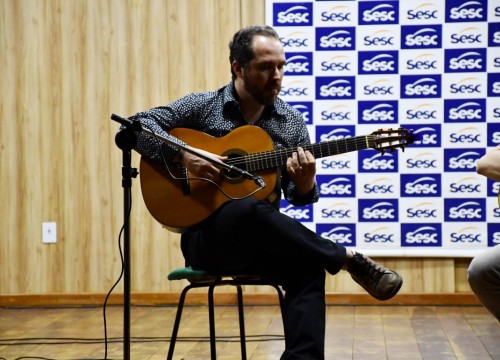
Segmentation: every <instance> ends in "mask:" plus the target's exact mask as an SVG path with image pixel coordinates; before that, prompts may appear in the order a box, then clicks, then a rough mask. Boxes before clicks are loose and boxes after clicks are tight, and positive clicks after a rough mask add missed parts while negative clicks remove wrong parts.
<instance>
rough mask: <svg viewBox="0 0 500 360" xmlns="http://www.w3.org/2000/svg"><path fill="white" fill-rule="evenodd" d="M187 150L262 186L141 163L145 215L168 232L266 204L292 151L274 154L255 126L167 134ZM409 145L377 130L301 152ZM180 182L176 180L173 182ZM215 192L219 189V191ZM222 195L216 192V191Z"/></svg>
mask: <svg viewBox="0 0 500 360" xmlns="http://www.w3.org/2000/svg"><path fill="white" fill-rule="evenodd" d="M170 135H172V136H175V137H177V138H179V139H181V140H182V141H184V142H185V143H186V144H189V146H191V147H194V148H199V149H203V150H206V151H208V152H210V153H212V154H219V155H222V156H227V157H228V159H227V160H226V161H225V162H226V163H227V164H229V165H232V166H234V167H237V168H240V169H243V170H245V171H247V172H249V173H251V174H258V175H259V176H260V177H261V178H262V179H263V180H264V182H265V184H266V186H265V187H264V188H263V189H260V190H259V185H258V184H257V183H256V182H255V181H253V180H251V179H247V178H245V177H243V176H241V175H238V174H237V173H235V172H234V171H228V170H222V171H221V173H220V176H219V178H218V179H215V180H214V182H215V184H216V185H215V184H214V183H211V182H209V181H203V180H201V179H195V178H192V177H191V176H190V174H189V172H188V171H187V170H186V169H185V168H184V167H183V166H181V165H180V164H179V163H177V164H172V166H171V167H170V172H171V173H172V174H173V175H174V176H175V178H174V177H173V176H172V175H171V174H170V173H169V171H167V169H166V168H165V165H164V164H162V163H159V162H157V161H154V160H151V159H148V158H147V157H145V156H142V157H141V161H140V183H141V189H142V195H143V198H144V202H145V204H146V207H147V208H148V211H149V212H150V213H151V215H152V216H153V217H154V218H155V219H156V220H157V221H158V222H160V223H161V224H163V225H164V226H165V227H167V228H169V229H170V230H173V231H179V230H181V229H182V228H187V227H190V226H193V225H195V224H197V223H199V222H200V221H202V220H204V219H206V218H207V217H208V216H209V215H210V214H212V213H213V212H214V211H215V210H217V209H218V208H219V207H220V206H221V205H223V204H224V203H226V202H227V201H230V200H231V198H230V197H232V198H243V197H246V196H248V194H251V193H252V192H255V193H254V194H253V195H252V197H253V198H256V199H259V200H264V199H270V200H272V196H273V190H274V187H275V184H276V181H277V176H278V169H279V168H282V167H283V166H284V165H285V164H286V161H287V158H288V157H290V156H291V155H292V153H293V152H294V151H296V149H285V150H275V149H274V146H273V142H272V140H271V138H270V137H269V135H268V134H267V133H266V132H265V131H264V130H262V129H261V128H260V127H257V126H250V125H247V126H242V127H239V128H237V129H235V130H233V131H232V132H230V133H229V134H227V135H226V136H223V137H213V136H210V135H207V134H205V133H203V132H200V131H196V130H192V129H186V128H176V129H173V130H172V131H171V132H170ZM414 141H415V135H414V134H413V132H412V131H411V130H406V129H403V128H398V129H394V130H393V129H384V130H377V131H374V132H373V133H371V134H370V135H364V136H355V137H349V138H345V139H340V140H330V141H324V142H319V143H316V144H311V145H308V146H303V148H304V149H305V150H309V151H310V152H311V153H312V154H313V155H314V157H315V158H316V159H319V158H322V157H327V156H331V155H337V154H342V153H347V152H351V151H358V150H364V149H369V148H372V149H375V150H378V151H380V152H382V153H383V152H385V151H388V150H389V151H395V149H397V148H402V149H403V150H404V148H405V147H406V146H408V145H410V144H412V143H413V142H414ZM178 178H180V179H178ZM219 187H220V189H219ZM221 189H222V191H221Z"/></svg>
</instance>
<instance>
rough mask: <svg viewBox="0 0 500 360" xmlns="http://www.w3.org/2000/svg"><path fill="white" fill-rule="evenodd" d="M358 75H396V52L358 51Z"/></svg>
mask: <svg viewBox="0 0 500 360" xmlns="http://www.w3.org/2000/svg"><path fill="white" fill-rule="evenodd" d="M358 73H359V74H360V75H370V74H397V73H398V52H397V51H360V52H359V53H358Z"/></svg>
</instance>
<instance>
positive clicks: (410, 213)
mask: <svg viewBox="0 0 500 360" xmlns="http://www.w3.org/2000/svg"><path fill="white" fill-rule="evenodd" d="M433 205H434V206H433ZM406 217H407V218H408V219H412V220H425V221H431V220H434V221H436V219H437V217H438V209H436V206H435V204H434V203H432V202H430V201H424V202H421V203H417V204H415V206H412V207H409V208H407V209H406Z"/></svg>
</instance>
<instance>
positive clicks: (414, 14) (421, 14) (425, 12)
mask: <svg viewBox="0 0 500 360" xmlns="http://www.w3.org/2000/svg"><path fill="white" fill-rule="evenodd" d="M406 19H407V20H414V21H415V22H420V21H423V20H437V19H438V10H437V6H436V4H433V3H424V4H420V5H418V6H417V7H416V8H415V9H409V10H408V11H407V12H406Z"/></svg>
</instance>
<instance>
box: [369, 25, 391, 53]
mask: <svg viewBox="0 0 500 360" xmlns="http://www.w3.org/2000/svg"><path fill="white" fill-rule="evenodd" d="M363 45H364V46H366V47H374V48H377V49H379V48H380V47H383V46H392V47H394V46H395V45H396V40H395V37H394V34H393V32H392V31H391V30H388V29H381V30H377V31H375V32H374V33H373V34H371V35H366V36H365V37H363Z"/></svg>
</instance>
